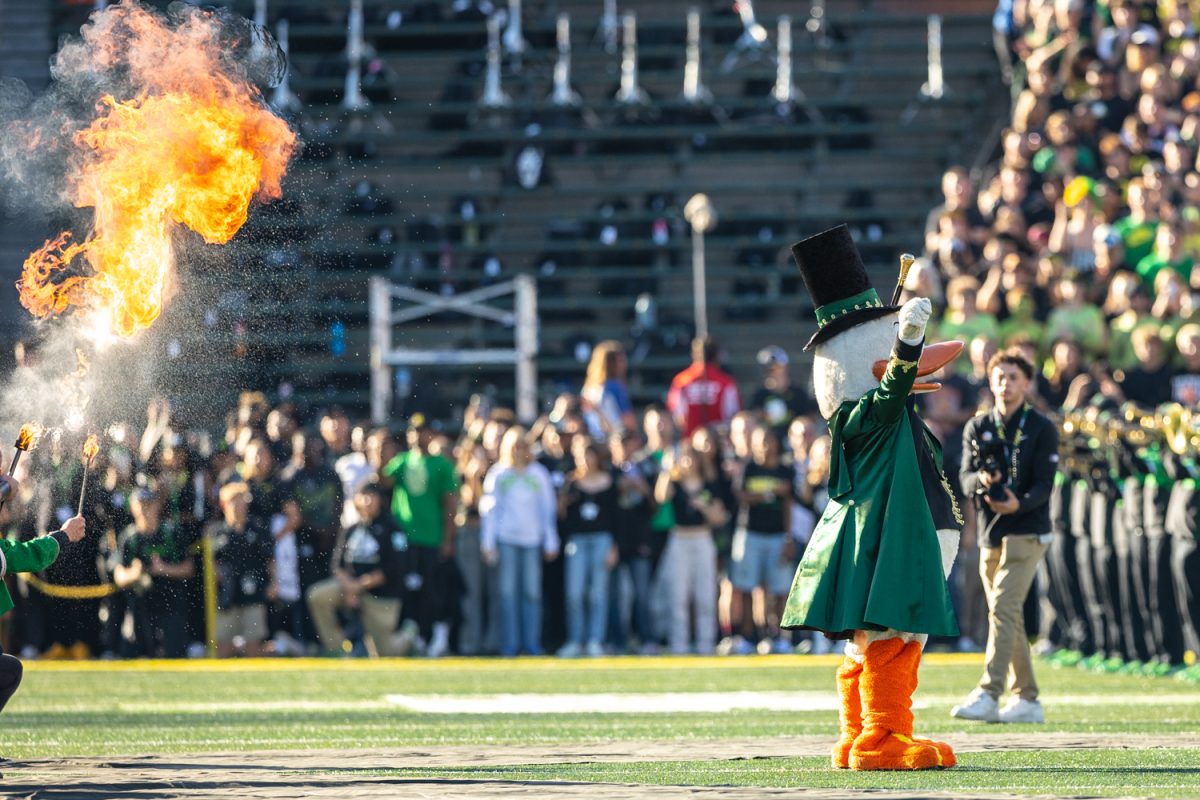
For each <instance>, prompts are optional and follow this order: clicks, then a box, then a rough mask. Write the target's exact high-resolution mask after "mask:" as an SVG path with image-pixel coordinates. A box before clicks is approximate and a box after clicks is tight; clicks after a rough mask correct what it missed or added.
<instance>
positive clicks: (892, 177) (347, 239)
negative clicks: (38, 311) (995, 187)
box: [55, 0, 1003, 412]
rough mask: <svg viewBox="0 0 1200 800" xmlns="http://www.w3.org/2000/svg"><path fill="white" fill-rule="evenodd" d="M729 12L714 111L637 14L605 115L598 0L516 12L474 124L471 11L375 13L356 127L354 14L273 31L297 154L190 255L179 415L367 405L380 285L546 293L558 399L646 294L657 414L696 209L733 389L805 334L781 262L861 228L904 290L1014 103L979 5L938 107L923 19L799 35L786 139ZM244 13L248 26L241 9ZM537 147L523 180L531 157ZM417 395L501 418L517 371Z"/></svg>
mask: <svg viewBox="0 0 1200 800" xmlns="http://www.w3.org/2000/svg"><path fill="white" fill-rule="evenodd" d="M729 5H730V4H725V3H717V4H712V5H710V6H708V7H705V8H703V9H702V10H703V12H704V13H703V18H702V36H703V50H702V56H703V71H702V75H703V80H704V83H705V84H706V85H707V87H708V88H709V89H710V90H711V92H712V93H713V95H714V96H715V100H716V105H717V106H718V107H719V110H718V111H715V112H714V111H712V110H711V109H706V108H697V107H696V106H693V105H691V104H688V103H686V102H683V101H682V100H680V88H681V86H682V79H683V62H684V17H685V15H686V12H687V9H688V7H689V6H688V4H686V3H676V2H665V3H664V2H646V0H642V1H641V2H622V3H621V4H620V9H621V11H622V12H624V11H626V10H635V11H636V12H637V14H638V34H639V45H640V53H639V65H640V79H641V85H642V87H643V88H644V89H645V91H646V92H648V93H649V95H650V97H651V103H650V105H649V106H647V107H646V108H644V109H640V110H637V113H636V114H634V112H633V111H631V110H630V109H629V108H627V107H623V106H621V104H618V103H616V102H615V101H614V99H613V95H614V92H615V90H616V88H617V82H618V77H619V62H620V54H619V53H617V54H613V53H609V52H606V51H605V49H604V48H603V47H602V46H601V43H600V42H598V41H596V36H597V25H598V21H599V20H598V16H599V13H600V12H599V9H600V4H599V3H596V2H582V0H573V1H571V2H559V3H556V4H541V3H532V2H531V3H527V4H526V8H525V11H524V14H523V21H524V30H523V34H524V37H525V39H526V41H527V42H528V48H527V50H526V51H525V52H524V53H523V54H521V55H520V57H519V61H518V59H517V58H516V57H508V58H506V59H505V62H504V69H503V72H502V78H503V84H502V85H503V89H504V91H505V92H506V93H507V94H508V96H509V97H510V98H511V100H512V102H511V105H510V106H508V107H507V108H503V109H494V110H487V109H482V108H480V107H479V105H478V103H477V100H478V98H479V96H480V93H481V91H482V89H483V82H484V77H483V70H484V49H485V42H486V33H485V24H484V20H483V18H482V17H481V16H471V15H470V14H463V15H461V16H460V18H458V19H455V18H453V16H452V14H451V12H450V11H449V10H448V4H442V3H418V2H379V1H378V0H365V3H364V8H365V24H364V40H365V43H366V45H367V46H368V52H367V55H366V57H365V59H364V67H363V82H362V89H363V94H364V95H365V96H366V97H367V99H368V100H369V101H370V107H369V108H367V109H365V110H359V111H355V112H348V111H345V110H343V109H342V108H341V106H340V103H341V100H342V97H343V94H344V85H345V72H346V58H345V55H344V48H345V36H346V21H345V5H344V4H340V3H339V4H330V3H328V2H324V1H323V0H290V2H286V3H284V2H274V1H272V2H269V3H268V25H269V26H271V27H272V28H274V26H275V23H276V22H277V20H278V19H280V18H284V17H286V18H287V19H288V20H289V23H290V27H289V34H290V35H289V47H290V53H291V56H290V60H291V65H292V72H291V76H290V88H291V90H292V91H293V92H294V93H295V94H296V95H297V96H298V97H299V99H300V100H301V103H302V107H301V108H300V109H299V111H298V112H297V113H294V114H293V115H292V117H291V119H292V122H293V124H294V125H295V126H296V127H297V128H298V130H300V131H301V133H302V136H303V139H304V142H305V150H304V152H303V153H302V155H301V156H300V157H299V158H298V160H297V161H296V162H295V164H294V165H293V168H292V171H291V174H290V176H289V178H288V181H287V184H286V186H285V194H286V197H287V199H286V201H285V202H283V203H280V204H277V205H276V206H275V207H273V208H271V209H267V210H260V211H259V212H258V213H257V215H256V216H255V217H254V218H253V219H252V220H251V223H250V224H248V225H247V228H246V230H245V231H244V232H243V234H241V235H239V237H238V239H236V240H235V243H234V244H233V245H231V248H230V249H229V250H228V251H227V254H232V255H233V256H234V257H233V258H232V259H229V258H219V257H218V254H205V255H203V256H199V257H198V258H197V260H198V262H199V263H200V266H199V267H198V268H196V269H193V270H192V271H191V274H190V275H189V276H187V277H186V278H185V281H184V286H185V291H186V292H187V293H188V300H189V302H188V303H186V304H180V307H179V308H177V309H174V310H172V311H171V312H169V313H168V314H167V315H166V316H165V318H164V323H163V326H164V330H163V331H161V332H160V334H159V335H162V336H163V337H164V338H165V340H167V341H173V344H172V345H171V348H172V352H180V353H183V354H186V355H187V356H188V358H186V359H180V360H179V363H180V364H181V366H180V368H179V369H178V370H177V371H176V372H175V373H172V372H171V369H170V368H168V370H167V373H168V374H167V375H166V376H165V377H166V379H167V380H168V382H172V381H174V382H177V384H178V391H179V392H180V394H181V400H182V403H183V405H185V406H186V405H187V404H188V403H187V399H186V398H187V391H188V389H187V387H188V386H189V385H194V383H195V379H196V377H197V375H202V376H205V377H206V378H209V380H206V381H204V383H206V384H208V385H210V386H211V385H213V384H215V383H216V382H225V383H228V384H229V385H231V386H232V385H236V386H247V385H255V386H259V387H261V388H264V389H266V390H268V391H269V392H277V391H278V389H279V386H280V384H282V383H285V382H286V383H288V384H290V385H291V387H292V390H293V391H294V392H295V393H296V395H297V396H300V397H303V398H305V399H306V400H308V401H309V402H310V403H313V404H324V403H329V402H338V403H341V404H344V405H346V406H348V407H351V408H354V409H357V410H362V409H363V408H365V406H366V403H367V399H368V386H369V372H368V368H367V359H368V346H367V315H366V310H367V305H366V288H367V279H368V277H369V276H370V275H385V276H388V277H390V278H391V279H393V280H397V281H404V282H410V283H412V284H413V285H415V286H417V287H419V288H425V289H429V290H431V291H436V292H443V293H448V292H461V291H464V290H466V289H469V288H472V287H475V286H478V285H481V284H483V283H490V282H497V281H501V280H504V279H506V278H508V277H511V276H512V275H514V274H517V273H532V274H535V275H538V276H539V282H540V296H539V309H540V311H541V312H542V320H541V339H540V341H541V351H542V352H541V358H540V364H539V366H540V369H541V375H542V378H543V382H544V384H545V386H544V388H545V389H546V391H547V392H550V391H552V390H553V387H554V383H555V381H556V380H562V381H572V382H573V381H577V380H578V376H579V374H580V373H581V365H580V364H578V362H577V361H576V360H575V357H574V355H573V345H574V343H576V342H578V341H581V340H584V341H586V340H591V341H597V340H599V339H602V338H607V337H615V338H619V339H622V340H625V341H630V340H631V338H632V334H631V331H630V328H631V323H632V322H633V321H634V303H635V300H636V297H637V296H638V295H639V294H641V293H643V292H650V293H652V294H653V295H654V296H655V297H656V298H657V304H658V309H659V317H660V320H661V325H662V327H665V328H667V329H669V331H674V332H675V333H676V334H679V335H674V336H673V337H672V336H665V337H661V339H662V340H661V341H659V342H657V343H656V345H655V346H654V347H652V348H649V354H648V355H647V356H646V357H645V358H643V359H641V360H637V361H635V364H634V370H633V375H632V376H631V388H632V389H633V391H634V392H635V395H636V396H635V402H639V403H644V402H649V401H653V400H655V399H658V398H659V397H661V395H662V393H663V390H664V381H665V380H666V379H667V378H668V377H669V375H670V374H671V373H672V372H673V371H675V370H676V369H678V368H679V366H681V365H682V363H683V362H684V361H685V360H686V358H685V357H683V356H681V355H680V354H679V353H680V352H681V351H678V350H675V351H673V350H672V349H671V347H670V342H669V341H668V340H671V339H672V338H674V339H686V329H687V325H688V323H689V321H690V319H691V270H690V265H691V240H690V230H689V229H688V227H687V224H686V223H685V222H684V220H683V215H682V207H683V204H684V203H685V202H686V201H687V199H688V198H689V197H690V196H691V195H692V194H694V193H696V192H705V193H707V194H708V195H709V196H710V197H711V198H712V199H713V202H714V204H715V206H716V208H717V210H718V213H719V222H718V225H717V227H716V229H715V230H714V231H712V232H711V233H710V234H709V236H708V237H707V263H708V287H709V289H708V296H709V317H710V320H711V328H712V332H713V334H714V335H716V336H717V337H719V338H720V339H721V340H722V341H723V342H724V344H725V345H726V348H727V349H728V351H729V359H728V360H729V363H730V366H731V367H732V369H733V370H734V372H735V374H740V375H741V376H742V377H743V378H751V377H752V375H753V354H754V352H755V351H756V350H757V349H758V348H759V347H761V346H762V345H764V344H767V343H776V344H781V345H783V346H785V347H786V348H788V349H790V350H792V351H793V352H795V351H798V345H799V342H801V341H802V340H803V338H806V337H807V335H808V333H809V332H810V331H811V329H812V327H813V325H814V322H813V319H812V315H811V307H810V305H809V304H808V301H807V296H806V294H805V293H803V292H802V291H798V289H799V286H798V279H797V275H796V272H795V270H794V267H793V266H792V265H791V263H790V259H789V257H788V251H787V246H788V244H790V243H791V242H792V241H795V240H797V239H799V238H802V237H804V236H807V235H810V234H812V233H815V232H817V231H819V230H822V229H824V228H826V227H829V226H831V225H833V224H836V223H838V222H841V221H846V222H849V223H850V224H851V225H852V226H853V227H854V228H855V230H856V231H857V232H858V233H860V234H861V243H862V249H863V252H864V255H865V257H866V258H867V259H868V261H869V266H870V267H871V269H872V270H873V272H874V275H875V282H876V285H877V287H879V288H880V289H881V291H882V290H885V289H886V288H888V287H890V286H891V285H892V284H893V282H894V280H895V257H896V255H898V254H899V253H900V252H902V251H905V250H915V249H916V248H918V247H919V246H920V243H921V230H922V226H923V224H924V218H925V215H926V213H927V211H928V209H929V208H930V207H932V206H933V205H934V204H935V203H936V202H937V196H938V193H937V189H938V182H939V179H940V175H941V172H942V170H943V169H944V168H945V167H946V166H947V165H948V164H950V163H954V162H959V161H964V160H965V161H970V160H972V159H974V158H975V157H976V156H977V154H978V150H979V147H980V143H981V142H982V141H984V140H985V139H986V136H987V134H988V132H989V128H990V126H991V125H992V124H993V122H994V119H995V118H996V114H995V109H996V108H997V103H1000V104H1002V103H1003V91H1002V88H1001V87H1000V85H999V82H998V79H997V78H996V68H995V61H994V56H993V55H992V51H991V39H990V28H989V16H988V8H989V6H990V4H989V3H986V2H959V3H955V4H951V5H950V6H949V10H948V11H947V12H946V13H947V16H946V18H945V23H944V28H943V58H944V64H945V76H946V83H947V85H948V87H949V89H950V92H949V93H948V94H947V95H946V96H945V97H944V98H942V99H941V100H939V101H936V102H934V101H928V102H924V101H922V98H921V94H920V89H921V85H922V83H923V82H924V80H925V77H926V35H925V34H926V17H925V12H926V11H927V9H923V8H918V7H917V6H915V5H914V6H912V7H911V9H912V10H909V8H910V6H909V5H908V4H898V3H894V2H893V3H886V2H873V1H872V0H863V2H856V3H844V4H843V3H838V4H836V5H834V6H833V8H832V10H831V14H832V16H831V18H830V19H828V20H827V21H826V26H827V27H826V28H825V29H824V30H825V32H826V36H825V37H824V38H823V39H820V40H818V38H817V37H814V36H811V35H809V34H808V33H807V32H806V31H805V29H804V28H803V22H804V20H803V19H798V20H797V21H796V25H795V26H794V30H795V32H796V33H795V36H794V39H795V43H794V47H793V58H794V75H795V82H796V85H797V87H798V88H799V89H800V90H801V91H802V92H803V95H804V97H805V98H806V100H805V102H803V103H800V104H797V106H796V107H795V108H793V109H791V110H790V113H789V114H788V115H785V116H783V117H780V116H779V115H778V114H777V113H776V110H775V109H774V108H773V107H772V103H771V102H770V100H769V95H770V89H771V86H772V84H773V82H774V80H775V65H774V63H773V60H765V59H760V60H758V61H757V62H755V61H753V60H750V61H749V62H748V63H739V64H737V65H736V66H735V67H734V68H733V69H731V70H730V71H728V72H725V71H723V70H722V61H723V60H724V59H725V58H726V55H727V54H728V53H729V52H730V50H731V48H732V47H733V43H734V41H735V40H736V39H737V37H738V35H739V33H740V32H741V30H742V26H741V23H740V21H739V20H738V18H737V16H736V15H735V14H733V12H732V11H730V10H729V8H728V6H729ZM335 6H336V8H335ZM232 7H233V9H234V10H235V11H237V12H239V13H243V14H246V15H251V14H253V11H254V4H253V3H252V2H249V1H248V0H238V2H234V3H232ZM755 7H756V10H757V12H758V16H759V19H760V21H761V22H762V23H763V24H764V25H765V26H766V27H767V29H768V30H769V31H770V33H771V39H772V45H771V48H772V50H773V46H774V45H773V41H774V33H775V20H776V17H777V15H778V14H780V13H795V12H796V10H797V9H796V7H795V4H792V3H786V2H760V3H757V4H756V5H755ZM87 10H88V9H87V8H86V7H85V8H81V7H80V6H78V5H72V4H69V3H63V4H61V5H60V6H59V8H58V13H57V16H56V19H55V25H56V26H57V31H58V33H60V34H65V33H70V32H73V31H75V30H77V29H78V27H79V25H80V23H81V22H82V20H83V18H84V17H85V15H86V12H87ZM559 12H565V13H568V14H570V15H571V22H572V37H571V38H572V43H573V57H572V70H573V71H572V85H573V86H574V88H575V90H576V91H577V92H578V93H579V94H580V95H581V97H582V101H583V109H584V112H585V115H586V119H582V120H581V119H580V115H579V114H576V113H575V112H571V111H569V110H562V109H557V110H556V109H554V108H553V107H552V106H551V105H550V104H549V103H548V102H547V97H548V95H549V94H550V91H551V83H552V79H551V71H552V66H553V63H554V60H555V54H556V49H555V41H554V33H555V14H557V13H559ZM631 115H633V116H636V119H631V118H630V117H631ZM529 148H532V150H530V151H529V152H526V153H524V155H525V157H526V158H527V161H526V163H525V164H524V165H523V166H522V168H526V174H524V175H522V174H520V173H519V170H518V166H517V161H518V159H520V158H521V157H522V154H523V151H526V150H527V149H529ZM530 153H534V154H535V155H533V156H532V157H530ZM538 157H540V158H541V159H542V163H541V169H540V172H539V173H538V174H536V175H535V176H534V177H533V178H532V179H531V178H530V174H529V173H532V172H534V171H535V170H532V169H528V167H529V160H530V158H531V160H532V162H533V163H535V164H536V162H537V158H538ZM522 179H524V180H525V181H526V183H527V185H528V186H529V187H530V188H527V186H525V185H522V182H521V181H522ZM222 255H225V254H222ZM210 262H211V263H210ZM398 336H400V337H402V338H403V340H404V341H405V342H406V344H409V345H411V346H422V345H427V344H433V343H437V344H439V345H445V344H447V343H451V344H462V345H468V344H469V345H480V344H492V345H495V344H499V343H503V342H505V341H511V339H509V338H508V336H509V334H507V333H506V332H504V331H503V330H499V329H495V330H493V329H490V328H487V327H485V326H484V325H482V324H480V323H478V322H476V321H470V320H466V319H464V318H455V317H449V316H448V315H444V314H443V315H439V316H438V317H436V318H433V319H431V320H428V321H426V322H425V323H413V324H410V325H408V326H407V327H405V328H403V329H401V331H400V332H399V334H398ZM184 361H186V368H185V367H183V366H182V363H183V362H184ZM231 365H232V366H231ZM421 374H422V375H425V376H427V377H429V378H430V379H431V382H433V383H436V384H437V386H438V389H439V394H440V395H441V396H442V397H444V398H450V399H451V400H453V401H456V402H461V400H462V399H463V398H465V396H466V394H467V393H469V392H470V391H473V390H475V389H477V388H478V387H480V386H485V385H488V384H494V385H495V386H496V387H497V391H499V393H500V397H501V398H502V399H505V400H507V399H509V397H510V396H511V379H510V378H509V376H508V375H507V373H506V371H504V370H502V369H500V368H489V369H482V370H479V371H477V372H475V374H473V375H472V376H470V377H464V376H462V375H458V374H449V373H446V374H442V373H439V372H437V371H436V370H434V371H433V372H430V371H425V372H423V373H421ZM204 396H208V395H207V394H206V395H204ZM199 397H200V395H197V396H196V399H199ZM548 397H549V395H547V396H546V398H544V399H548ZM425 402H426V403H427V404H432V409H431V410H434V411H435V412H436V411H437V410H440V409H443V408H448V404H445V403H443V404H442V405H439V404H438V402H436V398H425ZM203 405H204V406H205V407H207V405H208V402H205V403H204V404H203Z"/></svg>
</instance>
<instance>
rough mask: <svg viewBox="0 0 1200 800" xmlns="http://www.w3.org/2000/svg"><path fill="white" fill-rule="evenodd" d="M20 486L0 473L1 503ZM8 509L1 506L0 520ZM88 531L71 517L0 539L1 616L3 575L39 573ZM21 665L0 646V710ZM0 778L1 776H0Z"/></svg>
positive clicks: (5, 608) (0, 611)
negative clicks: (42, 531) (50, 529)
mask: <svg viewBox="0 0 1200 800" xmlns="http://www.w3.org/2000/svg"><path fill="white" fill-rule="evenodd" d="M19 491H20V485H19V484H18V483H17V481H16V479H15V478H13V477H11V476H9V475H0V504H3V502H4V500H6V499H7V498H8V497H10V496H12V495H16V494H18V493H19ZM7 513H8V512H5V511H4V510H3V508H0V522H2V521H3V520H4V517H6V516H7ZM86 533H87V526H86V524H85V523H84V521H83V517H79V516H76V517H71V518H70V519H69V520H67V521H66V522H65V523H64V524H63V526H62V530H58V531H55V532H54V533H51V534H49V535H48V536H39V537H38V538H36V539H31V540H30V541H28V542H18V541H14V540H12V539H7V538H0V616H3V615H5V614H7V613H8V612H9V611H12V609H13V600H12V596H11V595H9V593H8V587H7V586H6V585H5V584H4V581H3V578H4V576H5V575H8V574H9V573H16V572H41V571H42V570H44V569H45V568H46V567H48V566H50V565H51V564H53V563H54V562H55V560H57V559H58V554H59V553H60V552H62V549H63V548H64V547H66V546H67V543H68V542H78V541H79V540H81V539H82V538H83V537H84V535H85V534H86ZM24 672H25V670H24V667H22V666H21V661H20V659H18V658H17V657H16V656H12V655H9V654H7V653H5V652H4V650H3V649H0V711H3V710H4V707H5V706H6V705H8V701H9V700H10V699H12V696H13V695H14V694H16V692H17V688H18V687H20V685H21V676H22V675H23V674H24ZM0 777H3V776H2V775H0Z"/></svg>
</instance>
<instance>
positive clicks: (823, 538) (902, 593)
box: [783, 341, 958, 638]
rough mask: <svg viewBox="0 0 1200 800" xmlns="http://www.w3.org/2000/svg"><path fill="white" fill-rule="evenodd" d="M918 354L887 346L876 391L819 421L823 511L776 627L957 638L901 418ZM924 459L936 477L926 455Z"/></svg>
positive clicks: (915, 349)
mask: <svg viewBox="0 0 1200 800" xmlns="http://www.w3.org/2000/svg"><path fill="white" fill-rule="evenodd" d="M920 355H921V345H907V344H904V343H903V342H900V341H897V342H896V346H895V348H894V349H893V350H892V357H891V360H890V362H889V363H888V367H887V371H886V372H885V373H884V376H883V380H882V381H881V383H880V386H879V388H878V389H872V390H871V391H869V392H867V393H866V394H865V395H864V396H863V397H861V398H859V399H858V400H857V401H846V402H844V403H842V405H841V407H840V408H839V409H838V410H837V411H836V412H835V413H834V415H833V417H832V418H831V419H830V420H829V430H830V434H831V436H832V438H833V443H832V448H831V449H832V459H831V463H830V471H829V505H828V506H826V508H825V513H824V514H822V515H821V519H820V521H819V522H818V523H817V527H816V529H815V530H814V531H813V534H812V538H811V539H810V540H809V543H808V547H807V548H806V549H805V551H804V558H803V559H801V561H800V566H799V567H798V568H797V570H796V577H795V579H794V581H793V582H792V590H791V593H790V594H789V595H788V601H787V607H786V609H785V610H784V615H783V626H784V627H785V628H810V629H815V630H820V631H824V632H826V633H828V634H830V635H831V636H834V637H836V638H845V637H848V636H850V635H851V634H852V632H853V631H855V630H886V629H888V628H894V629H896V630H899V631H904V632H907V633H928V634H931V635H935V636H957V635H958V626H957V624H956V623H955V620H954V612H953V609H952V607H951V604H950V593H949V591H948V589H947V587H946V576H945V575H944V574H943V572H942V560H941V550H940V548H939V546H938V537H937V529H936V527H935V525H934V521H933V514H932V513H931V511H930V509H929V501H928V500H927V499H926V494H925V486H924V483H923V481H922V477H921V472H920V467H919V463H918V457H917V446H916V444H915V439H914V429H913V424H912V422H911V420H910V415H909V414H908V409H907V404H908V393H909V391H910V390H911V389H912V385H913V383H914V382H915V380H916V377H917V361H918V359H919V358H920ZM917 433H919V434H920V435H922V436H924V431H920V432H917ZM926 441H927V442H928V439H927V438H926ZM933 456H934V461H935V463H937V466H938V468H939V471H940V466H941V465H940V463H938V462H940V451H939V449H938V448H936V447H934V448H933Z"/></svg>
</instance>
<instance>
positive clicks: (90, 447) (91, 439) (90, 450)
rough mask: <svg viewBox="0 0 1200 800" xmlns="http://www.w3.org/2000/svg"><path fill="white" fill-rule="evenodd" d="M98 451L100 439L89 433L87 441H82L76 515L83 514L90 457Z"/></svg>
mask: <svg viewBox="0 0 1200 800" xmlns="http://www.w3.org/2000/svg"><path fill="white" fill-rule="evenodd" d="M99 452H100V440H99V439H98V438H97V437H96V434H94V433H92V434H89V435H88V437H87V441H86V442H84V443H83V484H82V485H81V486H80V487H79V508H78V509H77V510H76V511H75V516H77V517H82V516H83V498H84V495H86V494H87V479H88V471H89V470H90V469H91V468H92V459H93V458H95V457H96V453H99Z"/></svg>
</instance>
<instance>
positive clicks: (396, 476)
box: [383, 450, 458, 547]
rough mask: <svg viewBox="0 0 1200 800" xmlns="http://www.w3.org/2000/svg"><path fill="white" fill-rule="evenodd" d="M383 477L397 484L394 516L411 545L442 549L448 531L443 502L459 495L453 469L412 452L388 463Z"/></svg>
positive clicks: (440, 459)
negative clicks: (451, 495) (448, 496)
mask: <svg viewBox="0 0 1200 800" xmlns="http://www.w3.org/2000/svg"><path fill="white" fill-rule="evenodd" d="M383 474H384V475H386V476H387V477H389V478H391V479H392V480H393V481H394V482H395V489H394V490H393V491H392V516H394V517H395V518H396V521H397V522H399V523H400V524H401V525H402V526H404V532H405V534H406V535H407V536H408V541H409V543H410V544H416V545H423V546H425V547H440V546H441V544H442V537H443V536H444V535H445V531H443V530H442V523H443V521H444V519H445V513H444V511H443V506H442V498H443V497H445V496H446V495H448V494H454V493H455V492H457V491H458V478H457V477H456V476H455V474H454V465H453V464H451V463H450V461H449V460H447V459H446V458H444V457H442V456H439V455H423V454H422V453H421V452H420V451H419V450H409V451H408V452H406V453H401V454H400V455H398V456H396V457H395V458H393V459H392V460H391V461H389V462H388V463H387V464H386V465H385V466H384V468H383Z"/></svg>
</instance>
